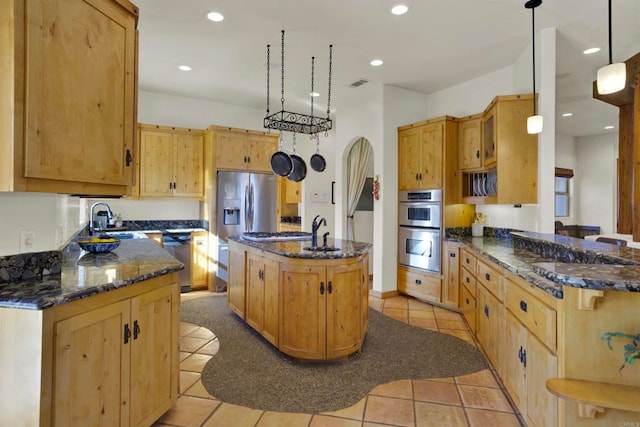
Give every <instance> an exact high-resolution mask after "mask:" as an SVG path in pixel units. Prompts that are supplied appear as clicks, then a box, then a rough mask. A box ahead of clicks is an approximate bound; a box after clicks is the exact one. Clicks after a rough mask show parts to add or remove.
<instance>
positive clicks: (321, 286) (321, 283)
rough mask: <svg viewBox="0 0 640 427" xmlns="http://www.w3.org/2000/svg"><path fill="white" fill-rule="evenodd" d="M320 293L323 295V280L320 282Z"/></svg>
mask: <svg viewBox="0 0 640 427" xmlns="http://www.w3.org/2000/svg"><path fill="white" fill-rule="evenodd" d="M320 295H324V282H320Z"/></svg>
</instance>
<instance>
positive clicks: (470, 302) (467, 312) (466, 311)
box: [460, 285, 477, 334]
mask: <svg viewBox="0 0 640 427" xmlns="http://www.w3.org/2000/svg"><path fill="white" fill-rule="evenodd" d="M476 307H477V305H476V297H475V296H473V294H472V293H471V292H470V291H469V289H468V288H467V287H466V286H464V285H463V286H461V287H460V309H461V310H462V316H464V319H465V320H466V321H467V324H468V325H469V329H471V332H473V333H474V334H475V333H476V311H477V309H476Z"/></svg>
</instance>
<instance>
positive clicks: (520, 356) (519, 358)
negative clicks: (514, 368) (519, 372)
mask: <svg viewBox="0 0 640 427" xmlns="http://www.w3.org/2000/svg"><path fill="white" fill-rule="evenodd" d="M518 360H519V361H520V363H522V346H520V350H518Z"/></svg>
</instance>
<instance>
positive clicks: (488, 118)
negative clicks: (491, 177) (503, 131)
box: [482, 103, 498, 167]
mask: <svg viewBox="0 0 640 427" xmlns="http://www.w3.org/2000/svg"><path fill="white" fill-rule="evenodd" d="M497 109H498V108H497V106H496V104H495V103H494V104H492V105H491V106H490V107H489V108H488V109H487V110H486V111H485V113H484V116H483V117H482V164H483V165H484V166H485V167H488V166H491V165H492V164H494V163H495V162H496V141H497V137H496V134H497V131H498V127H497V125H496V122H497V119H496V110H497Z"/></svg>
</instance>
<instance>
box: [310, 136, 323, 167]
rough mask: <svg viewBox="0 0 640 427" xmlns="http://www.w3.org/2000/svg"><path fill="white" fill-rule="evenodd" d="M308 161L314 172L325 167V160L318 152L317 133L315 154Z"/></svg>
mask: <svg viewBox="0 0 640 427" xmlns="http://www.w3.org/2000/svg"><path fill="white" fill-rule="evenodd" d="M309 162H310V163H311V169H313V170H314V171H316V172H323V171H324V169H325V168H326V167H327V161H326V160H325V159H324V157H323V156H322V155H321V154H320V137H319V136H318V135H316V154H314V155H313V156H311V160H310V161H309Z"/></svg>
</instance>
